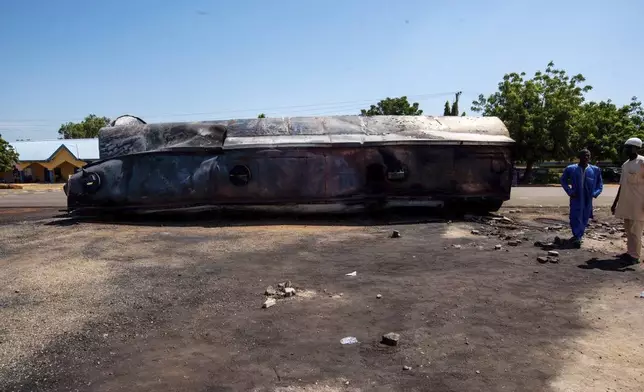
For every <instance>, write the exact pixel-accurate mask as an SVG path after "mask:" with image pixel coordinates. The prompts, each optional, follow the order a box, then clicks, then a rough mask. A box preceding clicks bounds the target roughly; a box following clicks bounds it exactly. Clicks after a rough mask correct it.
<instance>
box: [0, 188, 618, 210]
mask: <svg viewBox="0 0 644 392" xmlns="http://www.w3.org/2000/svg"><path fill="white" fill-rule="evenodd" d="M616 193H617V187H616V186H606V187H605V188H604V192H603V193H602V195H601V196H600V197H599V198H598V199H597V200H596V201H595V205H596V206H609V205H611V204H612V203H613V199H614V198H615V194H616ZM504 205H505V206H508V207H527V206H544V207H553V206H566V205H568V197H567V196H566V194H565V193H564V192H563V190H562V189H561V188H559V187H525V188H512V199H511V200H510V201H509V202H507V203H505V204H504ZM65 206H66V202H65V194H64V193H63V192H62V191H53V192H33V193H20V191H14V190H0V209H2V208H8V207H12V208H20V207H31V208H33V207H50V208H64V207H65Z"/></svg>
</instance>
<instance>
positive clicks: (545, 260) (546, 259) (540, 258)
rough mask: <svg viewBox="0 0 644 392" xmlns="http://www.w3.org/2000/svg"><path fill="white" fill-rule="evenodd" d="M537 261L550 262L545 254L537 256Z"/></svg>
mask: <svg viewBox="0 0 644 392" xmlns="http://www.w3.org/2000/svg"><path fill="white" fill-rule="evenodd" d="M537 261H538V262H540V263H541V264H545V263H547V262H548V258H547V257H545V256H539V257H537Z"/></svg>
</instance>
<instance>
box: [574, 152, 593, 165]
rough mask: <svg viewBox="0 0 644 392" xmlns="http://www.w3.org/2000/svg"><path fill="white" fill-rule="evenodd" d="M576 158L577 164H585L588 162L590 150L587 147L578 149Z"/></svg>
mask: <svg viewBox="0 0 644 392" xmlns="http://www.w3.org/2000/svg"><path fill="white" fill-rule="evenodd" d="M577 158H579V164H581V165H583V166H586V165H587V164H588V162H590V151H588V150H587V149H585V148H584V149H583V150H580V151H579V152H578V153H577Z"/></svg>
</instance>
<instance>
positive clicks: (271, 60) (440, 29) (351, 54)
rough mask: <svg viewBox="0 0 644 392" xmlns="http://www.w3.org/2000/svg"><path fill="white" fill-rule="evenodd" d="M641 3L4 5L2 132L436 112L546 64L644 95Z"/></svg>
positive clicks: (152, 0)
mask: <svg viewBox="0 0 644 392" xmlns="http://www.w3.org/2000/svg"><path fill="white" fill-rule="evenodd" d="M643 16H644V2H643V1H641V0H615V1H612V2H606V1H598V0H586V1H581V0H558V1H552V0H540V1H528V0H505V1H502V0H488V1H485V0H460V1H456V0H454V1H431V0H396V1H393V0H389V1H385V0H369V1H368V0H271V1H268V0H210V1H208V0H185V1H178V0H130V1H125V0H104V1H99V0H92V1H88V0H56V1H52V0H0V54H1V55H0V134H1V135H2V137H3V138H5V139H6V140H8V141H15V140H17V139H31V140H43V139H55V138H57V137H58V134H57V131H58V128H59V127H60V125H61V124H62V123H65V122H68V121H74V122H76V121H80V120H82V119H83V118H84V117H85V116H86V115H87V114H90V113H93V114H96V115H99V116H107V117H111V118H114V117H116V116H119V115H122V114H132V115H136V116H139V117H141V118H143V119H144V120H145V121H147V122H160V121H203V120H215V119H232V118H250V117H256V116H257V115H258V114H259V113H262V112H263V113H265V114H266V115H267V116H307V115H334V114H359V112H360V109H361V108H368V107H369V106H370V105H371V104H375V103H377V101H379V100H380V99H383V98H386V97H397V96H402V95H406V96H408V97H409V99H410V101H412V102H419V103H420V107H421V109H423V110H424V114H428V115H432V114H436V115H440V114H442V110H443V105H444V103H445V100H446V99H450V101H451V100H452V98H453V93H454V92H456V91H462V92H463V93H462V96H461V101H460V102H461V103H460V107H461V110H462V111H463V110H464V111H466V112H468V114H471V111H470V104H471V101H472V100H473V99H475V98H476V97H477V96H478V94H481V93H483V94H486V95H487V94H490V93H492V92H494V90H495V89H496V86H497V83H498V82H499V81H500V80H501V78H502V77H503V75H504V74H505V73H508V72H521V71H525V72H527V73H528V74H529V75H531V74H533V73H534V72H535V71H536V70H538V69H544V68H545V66H546V64H547V63H548V62H549V61H551V60H552V61H554V62H555V65H556V66H557V67H558V68H563V69H565V70H566V71H568V72H569V73H571V74H577V73H582V74H583V75H584V76H585V77H586V78H587V81H588V83H590V84H591V85H592V86H593V87H594V89H593V90H592V91H591V92H590V93H589V94H588V96H587V98H588V99H591V100H603V99H609V98H610V99H612V100H613V101H615V102H617V103H620V104H621V103H627V102H628V101H629V100H630V98H631V97H632V96H642V97H643V98H644V76H643V70H644V46H643V44H644V23H642V17H643Z"/></svg>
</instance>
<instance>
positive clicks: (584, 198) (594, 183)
mask: <svg viewBox="0 0 644 392" xmlns="http://www.w3.org/2000/svg"><path fill="white" fill-rule="evenodd" d="M577 156H578V157H579V163H577V164H573V165H569V166H568V167H566V169H565V170H564V172H563V174H562V175H561V186H562V187H563V189H564V191H566V193H567V194H568V196H570V228H571V229H572V235H573V237H572V238H571V241H572V243H573V245H574V246H575V247H577V248H580V247H581V241H582V239H583V236H584V231H585V230H586V226H588V220H589V219H590V218H591V217H592V215H593V199H594V198H596V197H598V196H599V195H600V194H601V193H602V190H603V189H604V183H603V181H602V172H601V170H600V169H599V168H598V167H597V166H594V165H591V164H590V163H589V162H590V151H588V150H586V149H584V150H581V151H579V154H578V155H577Z"/></svg>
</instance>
